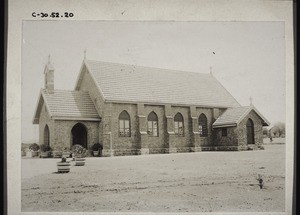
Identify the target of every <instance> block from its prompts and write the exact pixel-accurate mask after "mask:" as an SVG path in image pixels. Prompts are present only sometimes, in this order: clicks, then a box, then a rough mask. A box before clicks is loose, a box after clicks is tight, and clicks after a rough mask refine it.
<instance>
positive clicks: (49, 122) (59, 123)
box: [33, 59, 269, 156]
mask: <svg viewBox="0 0 300 215" xmlns="http://www.w3.org/2000/svg"><path fill="white" fill-rule="evenodd" d="M44 75H45V87H44V88H43V89H41V90H40V95H39V98H38V102H37V106H36V110H35V114H34V119H33V124H39V143H40V144H44V143H45V144H49V145H50V147H51V148H52V149H53V150H63V148H65V147H69V148H70V147H72V145H74V144H80V145H82V146H84V147H85V148H86V149H88V150H91V147H92V145H93V144H95V143H100V144H101V145H102V146H103V150H102V155H103V156H117V155H139V154H154V153H179V152H200V151H216V150H248V149H257V148H259V147H260V145H261V144H262V142H263V126H268V125H269V122H268V121H267V120H266V119H265V118H264V117H263V116H262V115H261V114H260V113H259V112H258V110H257V109H256V108H255V107H254V106H253V105H250V106H241V105H240V104H239V103H238V102H237V101H236V100H235V99H234V98H233V96H232V95H231V94H230V93H229V92H228V91H227V90H226V89H225V88H224V87H223V86H222V85H221V84H220V82H219V81H218V80H217V79H216V78H215V77H214V76H213V75H212V74H201V73H194V72H182V71H174V70H167V69H158V68H149V67H143V66H135V65H125V64H119V63H109V62H101V61H92V60H87V59H84V60H83V62H82V65H81V68H80V71H79V75H78V78H77V81H76V84H75V87H74V90H59V89H55V88H54V67H53V66H52V64H51V63H50V62H49V63H48V64H46V66H45V70H44Z"/></svg>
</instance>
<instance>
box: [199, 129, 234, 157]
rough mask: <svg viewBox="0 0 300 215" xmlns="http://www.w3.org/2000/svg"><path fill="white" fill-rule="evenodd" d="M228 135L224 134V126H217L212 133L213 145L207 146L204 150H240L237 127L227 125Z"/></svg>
mask: <svg viewBox="0 0 300 215" xmlns="http://www.w3.org/2000/svg"><path fill="white" fill-rule="evenodd" d="M225 129H227V136H222V128H215V129H214V130H213V133H212V141H213V142H214V145H212V147H211V148H210V147H206V148H204V149H203V150H222V151H223V150H227V151H236V150H238V139H237V132H236V131H237V128H236V127H227V128H225Z"/></svg>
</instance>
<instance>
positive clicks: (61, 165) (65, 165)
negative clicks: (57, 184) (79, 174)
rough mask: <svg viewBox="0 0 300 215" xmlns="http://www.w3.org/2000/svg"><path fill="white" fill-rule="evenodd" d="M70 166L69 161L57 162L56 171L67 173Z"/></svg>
mask: <svg viewBox="0 0 300 215" xmlns="http://www.w3.org/2000/svg"><path fill="white" fill-rule="evenodd" d="M70 166H71V164H70V163H69V162H57V172H59V173H68V172H70Z"/></svg>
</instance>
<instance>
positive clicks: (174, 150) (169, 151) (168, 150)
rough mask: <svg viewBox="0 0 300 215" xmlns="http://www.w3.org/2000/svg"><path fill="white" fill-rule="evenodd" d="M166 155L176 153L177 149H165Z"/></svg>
mask: <svg viewBox="0 0 300 215" xmlns="http://www.w3.org/2000/svg"><path fill="white" fill-rule="evenodd" d="M166 153H169V154H172V153H177V149H176V148H167V149H166Z"/></svg>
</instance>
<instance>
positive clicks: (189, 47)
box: [22, 21, 286, 142]
mask: <svg viewBox="0 0 300 215" xmlns="http://www.w3.org/2000/svg"><path fill="white" fill-rule="evenodd" d="M22 30H23V37H22V142H32V141H37V140H38V125H33V124H32V119H33V116H34V112H35V109H36V105H37V100H38V96H39V92H40V89H41V88H44V68H45V64H46V63H47V62H48V56H49V55H50V61H51V63H52V65H53V66H54V68H55V71H54V88H55V89H65V90H73V89H74V87H75V82H76V79H77V77H78V74H79V70H80V66H81V64H82V61H83V59H84V50H86V58H87V59H90V60H99V61H107V62H115V63H124V64H134V65H140V66H149V67H156V68H165V69H175V70H182V71H190V72H198V73H209V72H210V70H211V71H212V73H213V75H214V76H215V77H216V79H217V80H219V82H220V83H221V84H222V85H223V86H224V87H225V88H226V89H227V90H228V91H229V92H230V93H231V94H232V95H233V97H235V99H236V100H237V101H238V102H239V103H240V104H241V105H242V106H248V105H249V104H250V97H252V103H253V105H254V106H255V107H256V108H257V109H258V111H259V112H260V113H261V114H262V115H263V116H264V117H265V118H266V119H267V120H268V121H269V122H270V123H271V124H274V123H276V122H285V104H286V100H285V98H286V95H285V38H284V23H283V22H174V21H168V22H133V21H130V22H129V21H128V22H125V21H23V26H22ZM210 67H211V69H210ZM199 93H200V92H199Z"/></svg>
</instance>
